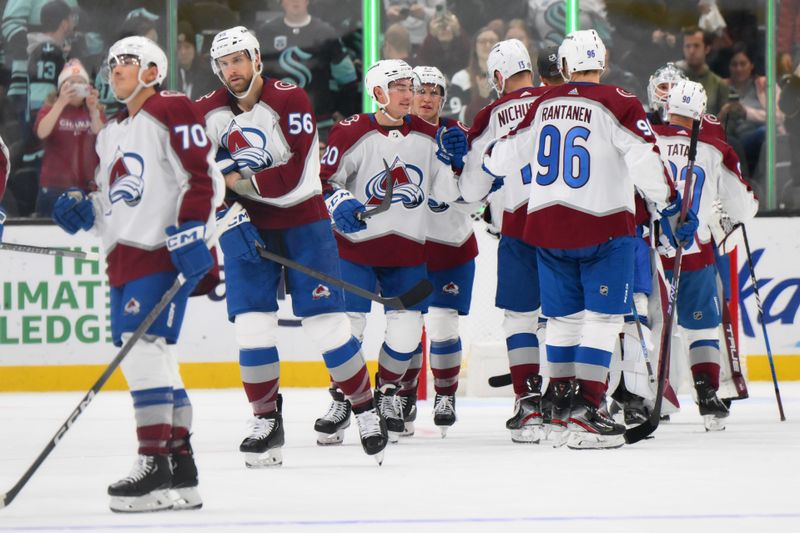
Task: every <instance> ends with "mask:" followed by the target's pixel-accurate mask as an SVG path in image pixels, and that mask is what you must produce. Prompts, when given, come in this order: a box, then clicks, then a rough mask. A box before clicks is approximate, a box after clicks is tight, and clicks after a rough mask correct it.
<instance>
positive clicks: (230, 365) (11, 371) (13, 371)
mask: <svg viewBox="0 0 800 533" xmlns="http://www.w3.org/2000/svg"><path fill="white" fill-rule="evenodd" d="M105 369H106V367H105V366H104V365H61V366H0V392H46V391H53V392H55V391H87V390H89V388H90V387H91V386H92V385H94V383H95V382H96V381H97V378H99V377H100V375H101V374H102V373H103V371H104V370H105ZM367 369H368V370H369V374H370V376H372V378H371V380H372V379H373V378H374V376H375V372H377V370H378V362H377V361H367ZM181 376H182V377H183V383H184V385H186V388H188V389H226V388H239V387H241V386H242V380H241V377H240V375H239V363H236V362H226V363H181ZM329 385H330V377H329V376H328V369H327V368H325V363H324V362H322V361H285V362H281V386H282V387H328V386H329ZM103 389H104V390H128V385H127V383H126V382H125V378H124V377H123V376H122V372H121V371H120V370H119V369H117V370H116V371H115V372H114V373H113V374H112V375H111V378H110V379H109V380H108V383H106V384H105V386H104V387H103Z"/></svg>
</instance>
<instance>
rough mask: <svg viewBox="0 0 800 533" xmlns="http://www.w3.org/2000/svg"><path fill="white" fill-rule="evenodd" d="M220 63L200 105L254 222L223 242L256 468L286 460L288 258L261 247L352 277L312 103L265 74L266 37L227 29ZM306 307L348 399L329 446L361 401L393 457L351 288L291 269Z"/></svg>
mask: <svg viewBox="0 0 800 533" xmlns="http://www.w3.org/2000/svg"><path fill="white" fill-rule="evenodd" d="M211 58H212V67H213V69H214V72H215V73H216V74H217V76H218V77H219V79H220V81H221V82H222V84H223V85H224V87H222V88H220V89H217V90H216V91H214V92H213V93H211V94H208V95H206V96H204V97H202V98H200V99H199V100H198V101H197V102H196V104H195V105H196V106H197V108H198V110H199V113H200V114H201V115H202V116H204V117H205V119H206V126H207V130H208V134H209V137H210V138H211V140H212V141H213V143H214V145H215V146H216V147H217V159H218V163H219V165H220V167H221V169H222V172H223V174H224V175H225V181H226V185H227V187H228V189H230V190H231V191H232V192H233V193H235V194H236V195H238V197H239V201H240V202H241V203H242V205H243V206H244V207H245V208H246V209H247V211H248V213H249V218H250V220H251V221H242V223H241V224H239V225H237V226H235V227H233V228H231V229H229V230H228V231H226V232H225V233H224V234H223V235H222V236H221V237H220V244H221V245H222V250H223V252H224V254H225V285H226V299H227V306H228V317H229V319H230V320H231V321H233V322H234V323H235V327H236V339H237V342H238V343H239V365H240V371H241V376H242V383H243V385H244V389H245V394H246V395H247V399H248V400H249V401H250V404H251V407H252V410H253V418H252V419H251V422H250V431H249V434H248V435H247V437H246V438H245V439H244V440H243V441H242V443H241V445H240V446H239V450H240V451H241V452H243V453H244V454H245V463H246V464H247V466H249V467H264V466H272V465H279V464H281V463H282V460H283V458H282V451H281V447H282V446H283V443H284V429H283V418H282V414H281V398H280V395H279V394H278V385H279V377H280V376H279V371H280V363H279V359H278V349H277V347H276V341H277V333H278V318H277V314H276V311H277V310H278V301H277V290H278V282H279V279H280V275H281V267H280V265H278V264H276V263H273V262H271V261H266V260H264V259H262V258H261V257H260V256H259V254H258V251H257V249H256V245H258V246H261V247H264V248H267V249H269V250H271V251H273V252H276V253H278V254H281V255H284V254H285V255H287V256H288V257H289V258H291V259H293V260H295V261H297V262H299V263H301V264H304V265H306V266H309V267H311V268H314V269H316V270H319V271H322V272H324V273H326V274H328V275H330V276H333V277H336V278H339V277H341V274H340V271H339V263H338V260H337V257H338V254H337V250H336V242H335V240H334V238H333V233H332V231H331V228H330V222H329V220H328V211H327V209H326V208H325V201H324V199H323V197H322V187H321V184H320V180H319V155H318V150H317V144H318V136H317V129H316V124H315V121H314V115H313V111H312V108H311V102H310V101H309V99H308V96H307V95H306V93H305V91H304V90H303V89H301V88H299V87H297V86H295V85H291V84H288V83H285V82H283V81H280V80H273V79H269V78H267V77H264V76H262V75H261V68H262V67H261V55H260V50H259V44H258V41H257V40H256V38H255V37H254V36H253V35H252V34H251V33H250V32H249V31H248V30H247V28H245V27H243V26H237V27H235V28H231V29H228V30H225V31H223V32H220V33H218V34H217V35H216V36H215V37H214V41H213V42H212V45H211ZM287 278H288V281H287V285H288V291H289V293H290V294H291V296H292V309H293V311H294V314H295V315H297V316H299V317H301V318H302V324H303V331H304V332H305V333H306V334H307V335H308V336H309V337H310V338H311V339H312V340H313V341H314V342H315V343H316V344H317V346H318V347H319V348H320V351H321V352H322V357H323V359H324V360H325V364H326V366H327V368H328V371H329V373H330V375H331V378H332V382H333V383H334V386H333V387H332V389H331V393H332V394H333V395H334V397H336V396H337V395H338V396H339V397H342V399H344V398H348V399H349V404H345V405H346V410H345V411H342V412H338V413H335V414H336V415H337V419H336V420H335V421H334V423H333V424H328V425H327V426H326V427H322V428H318V430H320V431H321V432H322V433H324V438H325V439H326V441H325V442H328V443H336V442H341V437H342V434H343V431H344V428H345V427H346V426H347V424H349V419H350V405H352V410H353V412H354V413H355V417H356V421H357V423H358V429H359V434H360V436H361V444H362V446H363V448H364V451H365V452H366V453H367V454H368V455H371V456H374V457H375V459H376V460H377V461H378V463H381V462H382V460H383V449H384V448H385V446H386V442H387V438H386V429H385V427H384V425H383V423H382V422H381V421H380V418H379V416H378V414H377V412H376V410H375V408H374V406H373V398H372V391H371V387H370V384H369V375H368V372H367V367H366V364H365V361H364V356H363V355H362V354H361V343H360V340H359V339H357V338H355V337H354V336H353V335H352V334H351V332H350V322H349V320H348V318H347V315H346V314H345V313H344V297H343V294H342V290H341V289H338V288H336V287H329V286H328V285H325V284H323V283H320V282H319V281H318V280H316V279H314V278H311V277H309V276H306V275H305V274H302V273H300V272H296V271H293V270H289V271H288V272H287Z"/></svg>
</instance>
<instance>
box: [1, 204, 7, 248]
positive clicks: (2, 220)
mask: <svg viewBox="0 0 800 533" xmlns="http://www.w3.org/2000/svg"><path fill="white" fill-rule="evenodd" d="M5 223H6V212H5V211H3V208H2V206H0V242H2V241H3V224H5Z"/></svg>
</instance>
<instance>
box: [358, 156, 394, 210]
mask: <svg viewBox="0 0 800 533" xmlns="http://www.w3.org/2000/svg"><path fill="white" fill-rule="evenodd" d="M383 168H385V169H386V191H385V193H384V195H383V200H381V205H379V206H378V207H375V208H373V209H370V210H368V211H358V212H357V213H356V218H358V220H365V219H368V218H370V217H374V216H375V215H379V214H381V213H383V212H384V211H388V210H389V208H390V207H392V196H393V194H394V178H392V169H390V168H389V163H387V162H386V160H385V159H384V160H383Z"/></svg>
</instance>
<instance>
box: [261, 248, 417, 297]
mask: <svg viewBox="0 0 800 533" xmlns="http://www.w3.org/2000/svg"><path fill="white" fill-rule="evenodd" d="M256 248H258V253H259V255H260V256H261V257H263V258H264V259H268V260H270V261H273V262H275V263H278V264H279V265H283V266H285V267H286V268H291V269H293V270H297V271H298V272H302V273H303V274H305V275H306V276H309V277H312V278H316V279H318V280H321V281H324V282H325V283H330V284H331V285H335V286H336V287H341V288H342V289H344V290H346V291H347V292H351V293H353V294H355V295H356V296H361V297H362V298H366V299H368V300H372V301H373V302H377V303H379V304H382V305H385V306H386V307H392V308H394V309H399V310H403V309H408V308H409V307H413V306H414V305H417V304H418V303H420V302H421V301H423V300H424V299H425V298H427V297H428V296H429V295H430V294H431V292H433V285H431V282H430V281H428V280H427V279H422V280H420V282H419V283H417V284H416V285H414V286H413V287H411V288H410V289H409V290H407V291H406V292H404V293H403V294H401V295H400V296H390V297H388V298H384V297H382V296H380V295H378V294H375V293H374V292H370V291H368V290H366V289H362V288H361V287H359V286H357V285H353V284H352V283H348V282H347V281H345V280H343V279H339V278H336V277H334V276H331V275H329V274H326V273H324V272H320V271H319V270H314V269H313V268H310V267H307V266H305V265H303V264H300V263H298V262H297V261H294V260H292V259H289V258H288V257H284V256H282V255H279V254H276V253H274V252H270V251H269V250H267V249H265V248H262V247H261V246H259V245H258V244H256Z"/></svg>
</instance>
